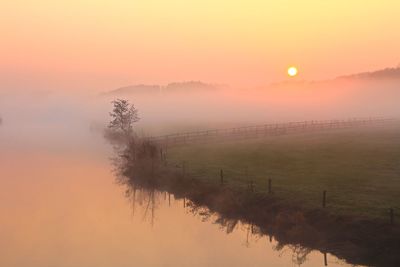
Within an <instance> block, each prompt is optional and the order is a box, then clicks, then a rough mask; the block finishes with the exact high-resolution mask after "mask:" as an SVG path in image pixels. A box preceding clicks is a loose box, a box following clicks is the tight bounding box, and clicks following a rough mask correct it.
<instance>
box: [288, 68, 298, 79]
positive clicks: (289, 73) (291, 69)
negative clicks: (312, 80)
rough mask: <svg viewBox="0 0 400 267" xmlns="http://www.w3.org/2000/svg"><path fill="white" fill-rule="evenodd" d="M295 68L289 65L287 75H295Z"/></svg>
mask: <svg viewBox="0 0 400 267" xmlns="http://www.w3.org/2000/svg"><path fill="white" fill-rule="evenodd" d="M297 72H298V71H297V68H296V67H293V66H292V67H289V68H288V70H287V73H288V75H289V76H290V77H294V76H296V75H297Z"/></svg>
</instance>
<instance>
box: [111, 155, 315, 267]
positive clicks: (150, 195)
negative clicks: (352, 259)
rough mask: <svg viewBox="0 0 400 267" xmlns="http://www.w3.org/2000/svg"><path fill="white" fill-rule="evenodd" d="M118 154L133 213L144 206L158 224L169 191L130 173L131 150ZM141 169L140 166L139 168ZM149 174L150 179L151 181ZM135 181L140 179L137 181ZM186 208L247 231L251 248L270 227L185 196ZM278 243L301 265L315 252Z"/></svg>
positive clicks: (120, 179)
mask: <svg viewBox="0 0 400 267" xmlns="http://www.w3.org/2000/svg"><path fill="white" fill-rule="evenodd" d="M116 151H117V156H116V157H114V158H112V159H111V160H112V165H113V167H114V169H113V172H114V174H115V177H116V183H117V184H119V185H121V186H123V187H124V188H125V197H126V198H127V199H128V200H129V202H130V203H131V207H132V214H133V215H135V212H136V207H137V206H139V207H140V208H141V216H142V219H143V220H144V221H146V220H148V221H149V223H150V224H151V226H154V223H155V218H156V210H157V208H158V206H159V205H160V204H161V203H163V202H164V203H166V201H167V192H161V191H158V190H156V188H155V187H152V186H151V183H147V184H144V185H143V183H142V182H143V180H146V179H147V178H146V177H142V176H143V174H140V177H138V176H134V174H132V173H129V174H128V170H132V169H135V168H132V164H134V162H133V159H132V158H131V157H130V156H129V155H131V153H130V151H127V150H116ZM136 168H137V167H136ZM151 179H152V178H151V177H149V179H148V180H149V181H151ZM135 181H140V182H139V183H136V182H135ZM168 203H169V204H170V194H169V193H168ZM184 208H185V210H186V212H188V213H190V214H192V215H193V216H195V217H197V218H200V220H201V221H202V222H211V223H213V224H216V225H218V226H219V228H220V229H221V230H223V231H224V232H225V233H226V234H231V233H233V232H234V231H236V230H240V231H241V232H245V233H246V238H245V240H244V246H246V247H250V246H251V244H252V243H255V242H257V241H259V240H260V239H261V238H262V237H264V236H266V235H267V234H266V232H267V231H266V229H263V228H260V227H258V226H256V225H254V224H249V223H246V222H243V221H241V220H239V219H234V218H227V217H225V216H223V215H221V214H219V213H217V212H213V211H211V210H209V209H208V208H207V207H205V206H200V205H196V203H194V202H192V201H190V200H188V199H184ZM269 240H270V242H272V236H271V235H270V236H269ZM276 242H277V244H276V245H274V246H273V247H272V248H273V249H274V250H276V251H278V252H280V255H282V254H284V253H286V252H290V253H292V262H293V263H294V264H296V265H298V266H300V265H302V264H303V263H305V262H306V261H307V256H308V255H309V253H310V252H311V251H312V250H311V249H309V248H306V247H303V246H301V245H299V244H297V245H292V244H283V243H279V242H278V241H276Z"/></svg>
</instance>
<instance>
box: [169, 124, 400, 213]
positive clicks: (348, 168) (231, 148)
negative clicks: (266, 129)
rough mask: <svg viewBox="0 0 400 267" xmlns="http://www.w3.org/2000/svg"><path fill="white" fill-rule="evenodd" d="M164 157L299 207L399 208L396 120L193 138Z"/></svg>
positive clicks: (190, 172) (194, 172)
mask: <svg viewBox="0 0 400 267" xmlns="http://www.w3.org/2000/svg"><path fill="white" fill-rule="evenodd" d="M168 162H169V163H170V164H174V165H180V166H181V165H182V162H185V172H186V174H187V176H192V177H195V178H197V179H204V180H207V181H209V182H215V183H219V182H220V170H221V169H222V170H223V172H224V182H225V183H226V186H230V187H233V188H235V189H238V190H248V189H247V188H248V184H249V182H250V181H253V183H254V188H255V192H257V193H267V189H268V179H271V180H272V191H273V192H272V193H273V195H274V196H276V197H278V198H279V199H280V200H281V201H284V202H288V203H295V204H299V205H301V206H302V207H304V208H319V207H321V200H322V192H323V190H327V210H329V211H332V212H334V213H335V214H350V215H357V216H358V215H360V216H366V217H369V218H388V213H389V212H388V209H389V208H394V209H395V213H396V214H397V216H398V215H399V214H400V125H393V126H388V127H385V128H369V129H366V128H362V129H361V128H360V129H352V130H338V131H331V132H321V133H307V134H298V135H290V136H277V137H268V138H264V139H254V140H245V141H238V142H224V143H213V144H193V145H188V146H183V147H176V148H170V149H169V150H168Z"/></svg>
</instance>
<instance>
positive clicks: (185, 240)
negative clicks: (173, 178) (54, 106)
mask: <svg viewBox="0 0 400 267" xmlns="http://www.w3.org/2000/svg"><path fill="white" fill-rule="evenodd" d="M74 127H77V125H74ZM87 129H88V128H87V127H83V126H82V128H79V130H76V129H75V130H72V128H69V127H59V125H58V126H54V127H51V126H49V125H46V126H43V127H35V128H29V129H23V128H18V127H11V128H10V127H7V126H6V125H3V126H1V128H0V130H1V131H0V210H1V213H0V237H1V238H0V266H8V267H14V266H18V267H22V266H31V267H46V266H59V267H63V266H68V267H79V266H82V267H90V266H93V267H101V266H117V267H122V266H141V267H150V266H152V267H153V266H229V267H233V266H296V265H297V263H296V262H297V260H296V257H297V256H304V252H305V251H307V250H304V249H302V248H300V247H295V246H291V247H284V248H279V246H278V243H277V242H276V241H275V240H273V239H272V240H270V239H269V237H268V236H259V235H257V234H256V233H252V232H257V231H256V229H255V228H254V227H253V229H252V227H251V226H250V225H246V224H244V223H241V222H238V223H237V224H236V226H235V227H234V229H233V231H232V232H231V233H229V234H227V228H226V227H222V226H221V225H220V224H218V223H215V220H216V219H217V217H215V215H213V216H211V217H210V218H208V220H206V221H204V216H200V215H193V213H192V212H190V207H188V206H186V207H184V205H183V202H182V200H175V199H174V197H173V196H171V199H170V201H169V200H168V195H164V193H159V192H155V193H154V195H151V194H150V195H149V194H148V193H146V192H142V193H140V192H137V194H136V195H135V202H133V200H132V198H129V197H127V196H126V194H125V190H126V188H124V187H123V186H120V185H117V184H116V183H115V177H114V173H113V172H112V165H111V163H110V156H112V153H113V152H112V149H111V147H110V146H109V145H108V144H107V143H106V142H105V141H104V140H103V138H102V137H101V136H99V135H95V134H91V133H90V132H89V131H88V130H87ZM149 197H150V200H151V202H149ZM133 204H134V205H133ZM252 230H253V231H252ZM296 252H297V254H296ZM307 252H308V251H307ZM327 260H328V266H347V265H346V264H345V263H343V262H342V261H340V260H338V259H337V258H335V257H334V256H332V255H330V254H328V255H327ZM323 265H324V255H323V254H322V253H321V252H319V251H311V252H310V253H309V254H307V256H306V260H305V262H304V263H303V264H302V265H301V266H323Z"/></svg>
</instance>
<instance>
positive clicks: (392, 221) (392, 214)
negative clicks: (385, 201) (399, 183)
mask: <svg viewBox="0 0 400 267" xmlns="http://www.w3.org/2000/svg"><path fill="white" fill-rule="evenodd" d="M389 215H390V224H391V225H393V224H394V210H393V209H392V208H390V209H389Z"/></svg>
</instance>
